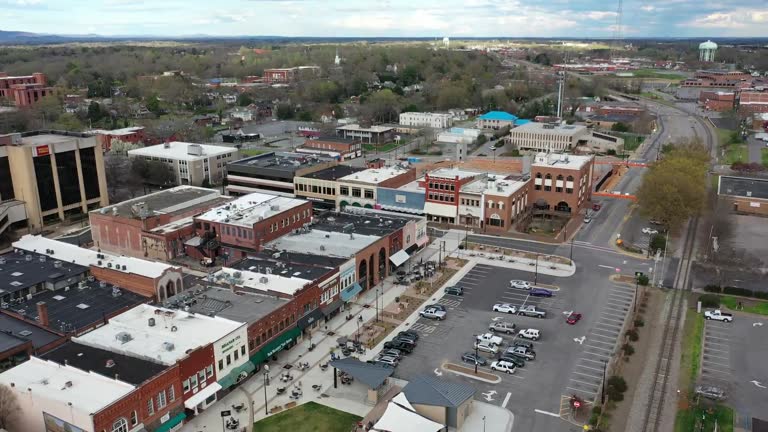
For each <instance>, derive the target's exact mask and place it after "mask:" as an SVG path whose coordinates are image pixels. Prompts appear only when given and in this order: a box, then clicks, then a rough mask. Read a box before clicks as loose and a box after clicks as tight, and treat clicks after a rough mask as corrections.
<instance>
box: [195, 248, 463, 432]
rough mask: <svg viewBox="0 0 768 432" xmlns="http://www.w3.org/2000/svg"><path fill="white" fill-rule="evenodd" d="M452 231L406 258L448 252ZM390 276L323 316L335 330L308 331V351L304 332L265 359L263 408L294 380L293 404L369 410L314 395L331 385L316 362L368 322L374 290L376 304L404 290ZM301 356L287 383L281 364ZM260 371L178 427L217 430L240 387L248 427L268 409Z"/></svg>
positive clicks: (278, 401) (284, 398) (281, 399)
mask: <svg viewBox="0 0 768 432" xmlns="http://www.w3.org/2000/svg"><path fill="white" fill-rule="evenodd" d="M451 234H452V233H447V234H446V235H444V236H443V237H441V238H436V239H435V240H434V241H433V242H431V243H430V244H429V245H428V246H427V247H425V248H424V249H422V250H421V251H419V252H417V253H416V254H414V255H413V256H412V257H411V258H410V261H411V262H419V261H420V260H423V261H428V260H430V259H435V260H436V259H437V258H438V255H440V254H442V255H443V256H445V254H446V253H447V254H448V255H450V254H451V252H453V251H455V250H458V245H459V244H460V242H461V241H463V233H460V234H461V237H459V236H457V235H456V234H453V235H451ZM441 242H445V246H444V250H445V251H446V252H442V251H440V243H441ZM465 268H467V267H465ZM463 273H464V272H458V273H457V274H456V275H454V278H452V279H451V280H453V279H455V278H456V276H457V275H459V274H462V275H463ZM393 282H394V276H389V277H387V278H386V279H385V280H384V281H383V282H382V283H381V284H379V285H378V288H379V289H377V288H375V287H374V288H372V289H369V290H367V291H365V292H363V293H361V294H360V296H359V298H358V299H357V301H356V302H355V303H351V305H352V307H351V308H350V309H348V310H347V311H345V312H343V313H340V314H338V315H337V316H335V317H334V318H332V319H331V320H330V321H328V323H326V324H324V326H327V328H328V331H329V332H330V331H332V332H333V333H334V334H333V336H328V335H327V334H326V333H325V331H318V332H316V333H315V334H313V335H312V338H311V343H314V344H315V348H314V349H313V350H312V351H309V344H310V341H309V338H304V339H303V340H299V342H298V343H297V345H296V346H294V347H293V348H292V349H290V350H288V351H284V352H282V353H281V355H280V360H278V361H277V362H271V363H269V378H270V383H269V385H268V386H267V390H266V399H267V401H266V402H267V403H266V406H267V411H268V410H269V409H270V408H272V407H275V406H278V405H279V406H284V405H285V404H287V403H289V402H292V400H291V399H290V394H291V389H292V388H293V386H294V385H299V384H300V385H301V388H302V392H303V396H302V397H301V398H300V399H299V400H298V401H295V402H296V403H297V404H302V403H305V402H309V401H315V402H318V403H321V404H324V405H328V406H330V407H333V408H336V409H341V410H343V411H347V412H350V413H353V414H356V415H360V416H365V414H367V413H368V411H370V410H371V408H372V406H370V405H366V404H365V403H363V402H362V401H354V400H349V399H343V398H337V397H333V398H319V396H320V394H321V393H325V392H326V391H327V390H328V389H329V388H330V387H332V386H333V373H332V369H331V368H328V369H327V370H326V371H323V370H322V369H321V368H320V366H319V365H320V363H325V362H327V361H329V360H330V355H329V354H330V351H331V349H335V348H337V347H338V343H337V339H338V338H340V337H342V336H347V337H351V336H353V335H354V334H355V332H356V331H357V330H358V320H357V317H358V316H362V317H363V322H368V321H369V320H371V319H373V318H375V316H376V308H375V307H374V306H373V305H374V304H375V301H376V297H377V292H378V297H379V305H380V307H382V308H383V307H385V306H386V305H388V304H390V303H393V302H394V301H395V297H399V296H402V295H403V293H404V292H405V290H406V289H407V288H408V287H407V286H404V285H395V284H394V283H393ZM449 282H450V281H449ZM364 305H369V307H367V308H366V307H364ZM350 313H351V314H352V315H353V316H354V318H353V319H351V320H349V321H347V320H346V318H345V317H346V315H348V314H350ZM406 322H409V320H406ZM382 344H383V343H382ZM380 345H381V344H380ZM375 352H376V351H375V350H368V351H367V352H366V354H364V355H362V356H360V359H361V360H362V361H365V360H367V359H369V358H370V357H371V356H373V354H374V353H375ZM300 361H301V362H306V363H309V366H310V367H309V369H307V370H305V371H299V370H298V369H297V368H295V367H294V368H292V369H290V373H291V375H292V376H293V380H292V381H291V382H289V383H282V382H280V380H279V377H280V375H281V374H282V372H284V371H285V369H284V368H283V366H284V365H286V364H291V365H295V364H297V363H298V362H300ZM264 372H265V371H264V370H262V371H259V372H257V373H256V374H254V375H253V376H251V377H250V378H249V379H248V380H247V381H245V382H244V383H243V384H241V385H240V387H239V388H238V389H236V390H234V391H233V392H232V393H230V394H229V395H227V396H226V397H224V398H223V399H222V400H221V401H219V402H216V404H214V405H212V406H210V407H208V408H207V409H206V410H205V411H203V412H202V413H201V414H200V415H198V416H197V417H195V418H194V419H192V420H191V421H189V422H188V423H187V424H185V425H184V427H183V428H182V431H189V432H199V431H212V430H213V431H218V430H220V429H221V427H222V426H221V425H222V423H221V416H220V411H221V410H224V409H229V408H230V407H231V406H232V405H233V404H236V403H238V402H237V401H239V400H240V398H238V397H237V396H236V395H235V394H237V393H240V394H243V393H245V394H247V396H248V398H249V399H250V402H249V404H248V406H249V407H251V408H252V409H249V410H247V412H246V411H243V412H241V413H240V414H239V415H240V416H241V417H240V420H241V427H246V426H247V427H248V429H247V430H249V431H250V430H251V428H252V425H253V422H255V421H259V420H261V419H263V418H265V417H267V416H268V415H269V414H266V413H265V401H264V398H265V394H264ZM312 385H320V386H322V388H321V390H320V391H316V390H313V388H312ZM277 387H285V388H286V392H285V393H284V394H282V395H278V394H277ZM241 398H242V396H241ZM233 413H234V411H233ZM246 416H247V418H249V419H250V420H251V421H250V423H248V424H246V423H244V420H245V418H246Z"/></svg>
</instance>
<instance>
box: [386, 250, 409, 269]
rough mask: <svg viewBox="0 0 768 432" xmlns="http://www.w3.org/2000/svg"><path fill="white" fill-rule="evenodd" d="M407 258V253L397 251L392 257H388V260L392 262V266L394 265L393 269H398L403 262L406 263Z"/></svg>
mask: <svg viewBox="0 0 768 432" xmlns="http://www.w3.org/2000/svg"><path fill="white" fill-rule="evenodd" d="M408 258H410V255H408V252H406V251H404V250H399V251H397V252H396V253H395V254H394V255H392V256H390V257H389V260H390V261H392V264H394V265H395V267H400V266H401V265H403V263H404V262H406V261H408Z"/></svg>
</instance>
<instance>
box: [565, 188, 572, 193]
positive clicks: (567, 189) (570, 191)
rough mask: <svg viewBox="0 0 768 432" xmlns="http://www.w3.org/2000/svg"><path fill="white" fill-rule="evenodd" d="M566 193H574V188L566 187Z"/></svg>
mask: <svg viewBox="0 0 768 432" xmlns="http://www.w3.org/2000/svg"><path fill="white" fill-rule="evenodd" d="M565 193H567V194H572V193H573V188H565Z"/></svg>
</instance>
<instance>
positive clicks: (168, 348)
mask: <svg viewBox="0 0 768 432" xmlns="http://www.w3.org/2000/svg"><path fill="white" fill-rule="evenodd" d="M175 348H176V346H174V345H173V343H171V342H163V349H164V350H166V351H173V350H174V349H175Z"/></svg>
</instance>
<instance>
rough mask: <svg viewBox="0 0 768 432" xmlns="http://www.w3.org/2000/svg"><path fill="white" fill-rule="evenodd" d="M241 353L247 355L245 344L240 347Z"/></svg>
mask: <svg viewBox="0 0 768 432" xmlns="http://www.w3.org/2000/svg"><path fill="white" fill-rule="evenodd" d="M286 325H288V324H286ZM240 354H242V355H245V345H243V346H241V347H240Z"/></svg>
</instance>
